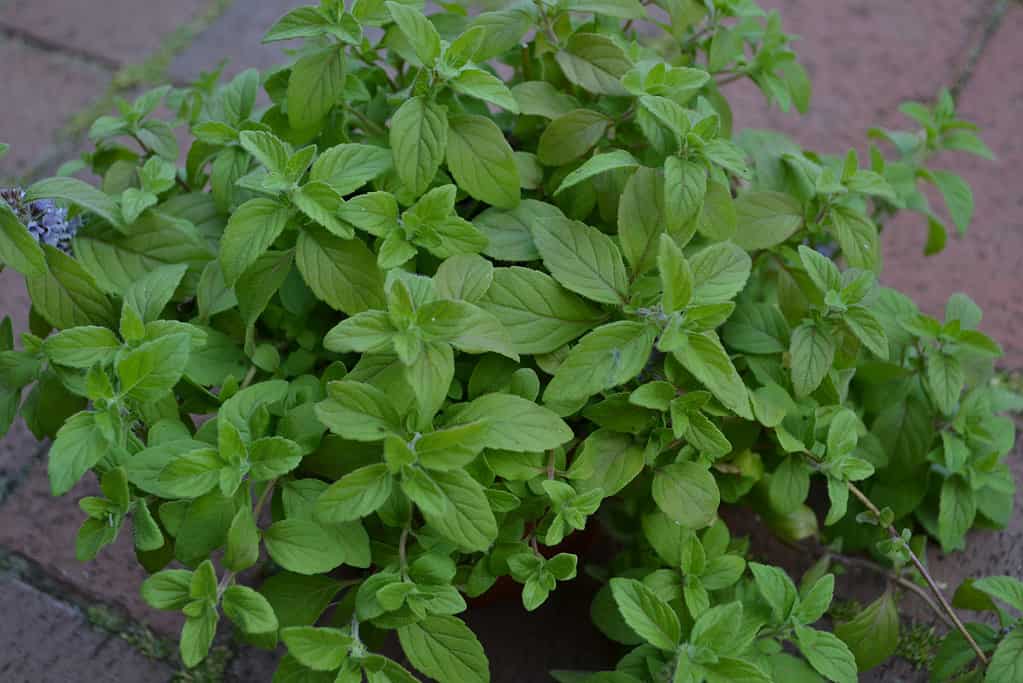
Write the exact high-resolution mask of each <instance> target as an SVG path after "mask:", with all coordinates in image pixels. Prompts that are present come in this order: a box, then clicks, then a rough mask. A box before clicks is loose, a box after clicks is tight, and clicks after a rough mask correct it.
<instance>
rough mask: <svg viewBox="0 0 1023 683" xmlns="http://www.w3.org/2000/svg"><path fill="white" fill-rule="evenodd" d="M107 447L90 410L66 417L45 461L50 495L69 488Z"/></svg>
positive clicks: (64, 491)
mask: <svg viewBox="0 0 1023 683" xmlns="http://www.w3.org/2000/svg"><path fill="white" fill-rule="evenodd" d="M108 449H109V444H108V443H107V440H106V439H105V438H104V437H103V434H102V432H101V431H100V429H99V427H98V426H97V425H96V417H95V415H94V414H93V413H78V414H77V415H74V416H72V417H71V418H70V419H68V420H67V422H65V423H64V425H63V426H62V427H61V428H60V430H59V431H58V432H57V437H56V438H55V439H54V441H53V446H51V447H50V453H49V458H48V460H47V472H48V474H49V479H50V491H51V492H52V493H53V495H55V496H62V495H64V494H65V493H67V492H68V491H70V490H71V489H72V488H73V487H74V485H75V484H77V483H78V481H79V480H80V479H81V478H82V477H83V476H84V475H85V473H86V472H87V471H89V469H91V468H92V467H93V466H95V465H96V463H98V462H99V461H100V459H101V458H103V456H104V455H106V454H107V450H108Z"/></svg>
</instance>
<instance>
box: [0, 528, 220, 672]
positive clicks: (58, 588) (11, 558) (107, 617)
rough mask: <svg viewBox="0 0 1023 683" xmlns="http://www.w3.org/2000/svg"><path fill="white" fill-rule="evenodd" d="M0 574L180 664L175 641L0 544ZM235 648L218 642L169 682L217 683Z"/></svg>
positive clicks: (140, 648)
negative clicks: (92, 597) (90, 596)
mask: <svg viewBox="0 0 1023 683" xmlns="http://www.w3.org/2000/svg"><path fill="white" fill-rule="evenodd" d="M0 574H6V575H9V576H13V577H14V578H16V579H18V580H19V581H21V582H22V583H25V584H28V585H29V586H32V587H33V588H35V589H36V590H38V591H40V592H42V593H45V594H46V595H49V596H50V597H52V598H55V599H57V600H59V601H61V602H63V603H64V604H67V605H70V606H71V607H72V608H74V609H76V610H78V611H79V612H80V613H81V614H82V615H84V617H85V619H86V620H87V621H88V622H89V623H90V624H91V625H92V626H93V627H95V628H97V629H99V630H101V631H104V632H106V633H109V634H111V635H114V636H117V637H118V638H121V639H122V640H124V641H125V642H126V643H128V644H129V645H130V646H132V647H133V648H135V649H136V650H138V651H139V652H141V653H142V654H143V655H145V656H146V657H148V658H149V659H152V660H153V661H158V662H167V663H168V664H170V665H171V666H175V667H180V666H181V662H180V660H179V659H178V653H177V643H176V642H174V641H172V640H170V639H167V638H161V637H160V636H158V635H156V634H155V633H153V632H152V631H151V630H150V629H148V628H146V627H145V626H143V625H141V624H139V623H137V622H135V621H134V620H133V619H131V618H130V617H128V616H126V615H125V614H124V613H123V612H121V611H120V610H119V609H118V608H116V607H112V606H110V605H107V604H104V603H101V602H95V601H92V600H90V599H89V598H88V597H87V596H85V595H84V594H82V593H81V591H79V590H78V589H77V588H76V587H75V586H72V585H70V584H67V583H64V582H62V581H60V580H58V579H56V578H54V577H53V576H51V575H50V574H48V573H47V572H46V570H44V569H43V568H42V567H41V566H40V565H39V564H37V563H36V562H34V561H32V560H31V559H29V558H27V557H24V556H23V555H20V554H18V553H15V552H12V551H10V550H8V549H6V548H4V547H2V546H0ZM235 654H236V652H235V647H234V645H233V643H232V644H229V645H218V646H216V647H214V648H213V649H212V650H210V656H209V657H208V658H207V659H206V660H205V661H203V663H202V664H200V665H199V666H197V667H196V668H194V669H184V668H180V669H179V670H178V671H177V672H176V673H175V674H174V676H173V678H172V679H171V681H172V683H221V682H222V681H224V680H225V671H226V670H227V667H228V665H229V664H230V663H231V660H232V659H233V658H234V656H235Z"/></svg>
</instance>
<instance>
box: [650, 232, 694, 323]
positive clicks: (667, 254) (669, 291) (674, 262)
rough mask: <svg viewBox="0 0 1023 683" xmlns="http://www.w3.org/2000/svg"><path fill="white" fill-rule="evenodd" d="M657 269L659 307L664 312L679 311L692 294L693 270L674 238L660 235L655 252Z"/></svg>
mask: <svg viewBox="0 0 1023 683" xmlns="http://www.w3.org/2000/svg"><path fill="white" fill-rule="evenodd" d="M657 270H658V272H659V273H660V278H661V290H662V292H663V295H662V299H661V308H662V309H663V310H664V312H665V313H674V312H676V311H680V310H682V309H683V308H685V306H686V305H687V304H688V303H689V301H690V300H691V299H692V296H693V270H692V268H691V267H690V266H689V261H687V260H686V257H685V256H684V255H683V254H682V250H681V249H680V248H679V247H678V245H677V244H676V243H675V240H674V239H672V238H671V237H670V236H668V235H661V237H660V244H659V245H658V252H657Z"/></svg>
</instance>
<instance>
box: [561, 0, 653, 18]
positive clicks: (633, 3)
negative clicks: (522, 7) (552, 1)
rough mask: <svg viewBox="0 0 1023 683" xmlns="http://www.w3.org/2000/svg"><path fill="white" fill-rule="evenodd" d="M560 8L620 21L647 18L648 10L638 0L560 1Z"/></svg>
mask: <svg viewBox="0 0 1023 683" xmlns="http://www.w3.org/2000/svg"><path fill="white" fill-rule="evenodd" d="M558 7H560V8H561V9H562V10H564V11H566V12H592V13H593V14H601V15H603V16H606V17H616V18H618V19H644V18H646V9H644V7H643V5H641V4H640V3H639V1H638V0H560V2H558Z"/></svg>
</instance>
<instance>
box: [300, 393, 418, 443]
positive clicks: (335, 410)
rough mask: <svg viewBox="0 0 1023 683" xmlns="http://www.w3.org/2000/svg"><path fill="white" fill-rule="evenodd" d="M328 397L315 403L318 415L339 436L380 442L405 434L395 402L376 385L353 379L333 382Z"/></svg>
mask: <svg viewBox="0 0 1023 683" xmlns="http://www.w3.org/2000/svg"><path fill="white" fill-rule="evenodd" d="M327 395H328V398H327V400H325V401H322V402H320V403H317V404H316V416H317V417H318V418H319V419H320V421H321V422H322V423H323V424H325V425H326V426H327V428H328V429H330V430H331V431H332V432H334V433H335V434H337V435H339V436H343V437H345V438H346V439H352V440H354V441H381V440H383V438H384V437H386V436H388V435H389V434H401V433H402V432H403V430H402V425H401V418H400V417H399V415H398V413H397V411H396V410H395V409H394V405H393V402H392V400H391V399H390V398H389V397H388V396H387V395H386V394H385V393H384V392H382V391H381V390H380V389H377V388H376V387H374V386H371V385H369V384H363V383H361V382H352V381H350V380H345V381H342V382H331V383H330V384H329V385H327Z"/></svg>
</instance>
